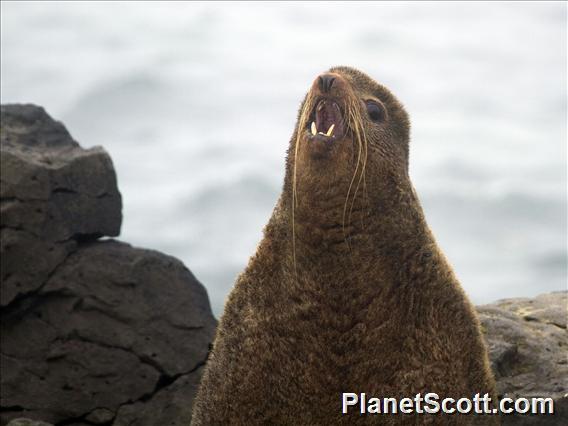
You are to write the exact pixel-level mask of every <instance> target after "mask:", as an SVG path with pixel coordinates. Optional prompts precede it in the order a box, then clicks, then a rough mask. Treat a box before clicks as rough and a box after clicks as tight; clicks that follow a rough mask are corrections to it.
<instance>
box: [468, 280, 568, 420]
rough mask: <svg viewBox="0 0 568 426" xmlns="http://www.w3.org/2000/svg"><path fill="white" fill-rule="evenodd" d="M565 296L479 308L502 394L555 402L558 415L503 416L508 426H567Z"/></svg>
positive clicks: (567, 303) (567, 334)
mask: <svg viewBox="0 0 568 426" xmlns="http://www.w3.org/2000/svg"><path fill="white" fill-rule="evenodd" d="M567 294H568V293H567V292H565V291H564V292H555V293H549V294H543V295H541V296H538V297H536V298H534V299H528V298H518V299H505V300H500V301H498V302H495V303H493V304H490V305H484V306H480V307H478V312H479V317H480V320H481V324H482V327H483V329H484V333H485V337H486V341H487V344H488V347H489V356H490V359H491V364H492V368H493V371H494V373H495V378H496V380H497V391H498V392H499V395H500V396H501V397H503V396H505V397H510V398H519V397H525V398H531V397H551V398H553V399H554V409H555V414H554V415H545V416H526V415H525V416H522V415H514V416H504V417H503V424H504V425H508V424H510V425H566V424H568V398H567V394H568V358H567V357H568V333H567V330H566V327H567V319H568V318H567V306H568V298H567Z"/></svg>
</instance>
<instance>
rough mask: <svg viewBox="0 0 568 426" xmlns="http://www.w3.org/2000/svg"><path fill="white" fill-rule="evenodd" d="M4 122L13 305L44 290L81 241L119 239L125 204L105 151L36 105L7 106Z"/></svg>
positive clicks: (6, 246) (6, 273)
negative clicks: (78, 138)
mask: <svg viewBox="0 0 568 426" xmlns="http://www.w3.org/2000/svg"><path fill="white" fill-rule="evenodd" d="M1 122H2V126H1V131H0V150H1V156H0V158H1V160H0V161H1V164H0V170H1V172H0V180H1V185H0V209H1V213H2V215H1V227H2V238H1V244H0V246H1V255H2V260H3V261H2V269H1V280H2V287H1V298H0V300H1V306H6V305H8V304H10V303H11V302H12V301H13V300H14V299H16V298H17V297H18V296H20V295H25V294H26V293H29V292H33V291H35V290H37V289H38V287H39V286H40V285H41V284H42V283H43V282H44V281H45V279H46V278H47V277H48V276H49V274H51V273H52V272H53V271H54V270H55V268H56V267H57V266H58V265H59V264H60V263H61V262H62V261H63V260H64V259H65V257H66V256H67V254H69V253H70V252H71V251H73V250H74V248H75V245H76V243H77V241H79V240H89V239H95V238H97V237H100V236H103V235H106V236H117V235H118V233H119V231H120V225H121V220H122V216H121V209H122V204H121V197H120V193H119V192H118V188H117V185H116V175H115V172H114V168H113V165H112V161H111V159H110V157H109V156H108V154H107V153H106V152H105V151H104V149H102V148H101V147H95V148H92V149H83V148H81V147H80V146H79V145H78V144H77V142H75V141H74V140H73V139H72V137H71V135H70V134H69V133H68V132H67V130H66V129H65V127H64V126H63V125H62V124H61V123H58V122H56V121H54V120H53V119H52V118H51V117H49V116H48V115H47V113H46V112H45V111H44V110H43V108H41V107H37V106H34V105H2V107H1ZM23 261H25V264H26V268H22V267H21V265H22V264H24V262H23Z"/></svg>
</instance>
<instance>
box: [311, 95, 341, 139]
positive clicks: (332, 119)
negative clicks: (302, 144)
mask: <svg viewBox="0 0 568 426" xmlns="http://www.w3.org/2000/svg"><path fill="white" fill-rule="evenodd" d="M308 122H309V124H308V129H307V131H308V139H310V140H313V141H317V140H319V141H325V142H332V141H334V140H339V139H341V138H342V137H343V136H344V129H345V124H344V120H343V114H342V113H341V108H340V107H339V105H338V104H337V102H335V101H333V100H331V99H321V100H320V101H319V102H318V103H317V104H316V106H315V108H314V110H313V111H312V114H311V116H310V120H309V121H308Z"/></svg>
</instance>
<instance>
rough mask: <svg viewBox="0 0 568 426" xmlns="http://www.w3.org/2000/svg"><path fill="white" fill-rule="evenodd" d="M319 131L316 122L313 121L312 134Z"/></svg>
mask: <svg viewBox="0 0 568 426" xmlns="http://www.w3.org/2000/svg"><path fill="white" fill-rule="evenodd" d="M317 132H318V129H317V127H316V122H315V121H312V135H315V134H316V133H317Z"/></svg>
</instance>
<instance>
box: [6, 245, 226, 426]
mask: <svg viewBox="0 0 568 426" xmlns="http://www.w3.org/2000/svg"><path fill="white" fill-rule="evenodd" d="M215 325H216V324H215V319H214V318H213V315H212V313H211V309H210V306H209V300H208V297H207V293H206V291H205V289H204V288H203V286H202V285H201V284H200V283H199V282H198V281H197V280H196V279H195V277H194V276H193V275H192V274H191V272H190V271H189V270H188V269H187V268H185V267H184V266H183V264H182V263H181V262H179V261H178V260H176V259H174V258H172V257H169V256H165V255H163V254H160V253H158V252H154V251H149V250H142V249H135V248H132V247H130V246H129V245H127V244H124V243H119V242H116V241H103V242H93V243H85V244H81V245H80V246H79V247H78V249H77V250H76V251H75V252H74V253H72V254H71V255H70V256H69V257H68V258H67V259H66V261H65V262H64V263H63V264H62V265H61V266H60V267H59V268H58V269H57V270H56V271H55V273H54V274H53V276H51V277H50V278H49V280H48V281H47V282H46V284H45V285H43V286H42V287H41V289H40V290H38V292H36V293H34V294H33V295H31V296H28V297H26V298H25V299H23V300H22V302H21V303H17V304H16V305H15V306H14V307H13V308H10V307H8V309H6V312H4V313H3V315H2V325H1V327H2V348H3V352H2V365H3V371H4V370H5V371H6V372H7V374H3V376H2V395H3V398H2V405H3V406H9V407H25V408H26V410H27V415H29V413H30V412H31V413H33V414H34V416H33V417H34V418H41V419H43V420H46V421H50V422H53V423H58V422H61V421H64V420H67V419H70V418H73V419H79V418H82V417H86V419H87V420H89V421H90V422H93V423H97V424H99V423H105V422H108V421H109V419H110V420H112V419H113V418H114V417H115V415H116V414H117V413H118V417H117V419H116V422H115V423H116V424H121V423H120V422H119V420H120V419H121V418H122V417H123V416H127V417H128V419H129V423H128V424H132V423H131V421H132V419H133V418H136V416H138V417H137V419H138V420H137V421H136V422H135V424H152V422H150V423H147V422H146V423H140V422H142V419H148V418H156V414H153V415H152V416H150V415H147V414H143V413H145V409H144V407H145V406H148V407H153V406H155V405H160V404H159V403H158V402H156V401H163V403H164V404H163V406H162V407H161V408H156V410H157V412H161V413H162V415H164V416H169V417H168V418H171V419H172V420H171V421H172V422H173V423H171V424H175V425H177V424H181V423H177V422H175V421H174V419H175V416H176V415H177V413H185V415H186V417H189V416H190V408H191V401H192V399H193V394H194V392H195V386H196V384H197V382H198V380H199V374H200V371H199V367H200V366H202V365H203V364H204V362H205V359H206V357H207V353H208V349H209V344H210V343H211V341H212V339H213V335H214V331H215ZM130 406H136V407H137V408H136V410H134V411H133V410H129V407H130ZM101 409H104V410H105V411H104V412H102V411H101ZM188 410H189V411H188ZM146 411H147V410H146ZM150 411H151V412H154V410H153V409H152V410H150ZM145 421H147V420H145ZM158 423H160V422H158ZM158 423H154V424H158ZM168 424H170V423H168Z"/></svg>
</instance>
